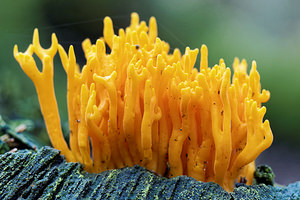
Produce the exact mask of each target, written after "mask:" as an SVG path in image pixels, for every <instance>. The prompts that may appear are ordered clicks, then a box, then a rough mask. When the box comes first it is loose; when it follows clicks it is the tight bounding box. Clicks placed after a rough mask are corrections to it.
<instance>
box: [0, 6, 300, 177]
mask: <svg viewBox="0 0 300 200" xmlns="http://www.w3.org/2000/svg"><path fill="white" fill-rule="evenodd" d="M299 7H300V1H296V0H263V1H261V0H253V1H239V0H226V1H221V0H212V1H204V0H188V1H179V0H165V1H159V0H152V1H138V0H127V1H123V0H116V1H100V0H87V1H80V0H64V1H62V0H43V1H38V0H27V1H23V0H14V1H10V0H2V1H1V6H0V94H1V95H0V114H2V115H4V116H6V117H7V118H18V117H25V118H30V119H36V120H37V119H40V114H39V111H38V109H39V107H38V101H37V98H36V94H35V91H34V86H33V84H32V83H31V81H30V79H29V78H28V77H27V76H26V75H25V74H24V73H23V72H22V70H21V69H20V67H19V66H18V64H17V62H16V61H15V60H14V58H13V55H12V50H13V45H14V44H18V46H19V50H20V51H25V50H26V48H27V46H28V45H29V44H30V43H31V39H32V33H33V29H34V28H35V27H38V28H39V32H40V40H41V44H42V46H44V47H48V46H49V44H50V38H51V33H52V32H55V33H56V34H57V36H58V40H59V43H60V44H62V45H63V46H64V48H65V49H66V50H67V49H68V47H69V46H70V45H71V44H72V45H74V47H75V53H76V58H77V61H78V63H79V64H80V65H83V64H84V63H85V58H84V55H83V52H82V50H81V42H82V41H83V40H84V39H85V38H90V39H91V41H92V42H93V43H94V42H95V41H96V39H98V38H99V37H101V36H102V29H103V23H102V21H103V19H104V17H105V16H110V17H111V18H112V20H113V23H114V27H115V33H117V30H118V29H119V28H125V27H126V26H128V25H129V23H130V14H131V12H137V13H138V14H139V15H140V18H141V19H142V20H146V21H147V22H148V20H149V18H150V16H155V17H156V19H157V21H158V30H159V37H160V38H162V39H163V40H165V41H167V42H168V43H169V44H170V46H171V50H173V49H174V48H179V49H180V50H181V52H184V49H185V47H186V46H189V47H191V48H200V47H201V45H202V44H206V45H207V46H208V50H209V65H210V66H211V67H212V66H213V65H214V64H216V63H218V61H219V59H220V58H224V60H225V62H226V64H227V66H229V67H231V64H232V62H233V59H234V57H236V56H237V57H239V58H240V59H242V58H245V59H246V60H247V61H248V64H249V65H250V66H251V62H252V60H256V61H257V64H258V71H259V73H260V75H261V83H262V88H265V89H268V90H270V92H271V99H270V101H269V102H268V103H266V104H265V105H266V107H267V113H266V117H265V118H266V119H269V120H270V123H271V127H272V130H273V133H274V145H273V147H271V148H270V150H268V151H267V152H266V155H267V156H269V155H270V157H272V153H271V152H272V148H275V147H276V146H278V145H279V146H291V147H292V146H294V147H293V148H297V145H298V143H299V139H300V134H299V133H300V127H299V125H298V123H299V119H300V106H299V103H298V101H299V99H300V89H299V86H300V66H299V63H300V56H299V53H300V12H299ZM38 64H39V66H40V65H41V64H40V62H38ZM198 66H199V57H198V61H197V63H196V67H198ZM250 66H249V68H250ZM65 79H66V76H65V73H64V71H63V69H62V67H61V63H60V61H59V58H58V56H56V60H55V86H56V94H57V98H58V103H59V107H60V112H61V117H62V121H63V122H66V121H67V108H66V97H65V95H66V94H65V91H66V80H65ZM274 146H275V147H274ZM293 151H294V152H295V150H293ZM297 151H298V152H299V150H297ZM286 152H289V151H288V150H287V151H286ZM296 155H298V154H296ZM297 158H298V159H299V156H298V157H297ZM275 160H276V159H275ZM277 160H278V159H277ZM279 160H280V159H279ZM279 162H280V161H279ZM269 164H270V163H269ZM270 165H271V166H272V167H273V169H274V171H275V174H277V172H276V167H275V168H274V166H273V165H272V164H270ZM297 166H299V162H298V164H297ZM299 167H300V166H299ZM298 179H299V178H298ZM275 181H276V179H275Z"/></svg>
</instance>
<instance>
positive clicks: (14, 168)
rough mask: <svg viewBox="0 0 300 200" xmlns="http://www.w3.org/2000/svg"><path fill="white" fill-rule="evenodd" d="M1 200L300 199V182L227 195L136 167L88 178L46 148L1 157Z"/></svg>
mask: <svg viewBox="0 0 300 200" xmlns="http://www.w3.org/2000/svg"><path fill="white" fill-rule="evenodd" d="M0 180H1V181H0V199H299V198H300V182H296V183H294V184H290V185H288V186H287V187H282V188H281V187H273V186H266V185H264V184H261V185H256V186H239V187H237V188H235V190H234V191H233V192H232V193H227V192H226V191H225V190H223V189H222V187H220V186H219V185H218V184H215V183H211V182H210V183H203V182H200V181H196V180H195V179H193V178H190V177H186V176H179V177H175V178H172V179H167V178H164V177H160V176H157V175H155V174H153V173H152V172H150V171H148V170H146V169H145V168H142V167H139V166H134V167H127V168H123V169H118V170H110V171H105V172H102V173H99V174H89V173H86V172H84V171H83V170H82V166H81V165H80V164H78V163H67V162H66V161H65V159H64V157H63V156H60V154H59V151H58V150H55V149H53V148H50V147H43V148H41V149H39V150H38V151H36V152H35V151H33V150H20V151H18V152H16V153H10V152H9V153H5V154H3V155H1V156H0Z"/></svg>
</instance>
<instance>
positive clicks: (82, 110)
mask: <svg viewBox="0 0 300 200" xmlns="http://www.w3.org/2000/svg"><path fill="white" fill-rule="evenodd" d="M103 35H104V37H103V38H100V39H98V40H97V42H96V44H91V42H90V40H89V39H86V40H85V41H84V42H83V43H82V47H83V50H84V53H85V57H86V59H87V63H86V65H84V66H83V67H82V69H81V70H80V68H79V66H78V65H77V64H76V59H75V55H74V50H73V47H72V46H70V48H69V53H68V54H67V53H66V52H65V51H64V49H63V47H62V46H60V45H59V44H58V42H57V39H56V36H55V35H54V34H53V35H52V45H51V47H50V48H49V49H43V48H42V47H41V46H40V43H39V36H38V31H37V29H36V30H35V31H34V36H33V44H32V45H30V46H29V48H28V49H27V50H26V51H25V53H20V52H18V48H17V46H15V48H14V56H15V58H16V60H17V61H18V62H19V64H20V65H21V67H22V69H23V70H24V72H25V73H26V74H27V75H28V76H29V77H30V78H31V79H32V81H33V82H34V84H35V87H36V90H37V93H38V96H39V102H40V105H41V111H42V114H43V116H44V119H45V122H46V127H47V131H48V134H49V136H50V139H51V142H52V144H53V146H54V147H55V148H57V149H59V150H61V152H62V154H63V155H65V156H66V158H67V160H68V161H71V162H75V161H79V162H81V163H83V165H84V167H85V169H86V170H87V171H90V172H101V171H104V170H107V169H113V168H121V167H125V166H133V165H135V164H139V165H142V166H144V167H146V168H148V169H151V170H154V171H156V172H158V173H159V174H162V175H164V174H167V176H169V177H174V176H179V175H183V174H184V175H188V176H191V177H194V178H195V179H197V180H200V181H214V182H216V183H218V184H220V185H221V186H222V187H223V188H225V189H226V190H227V191H230V190H232V189H233V187H234V182H235V181H236V180H237V179H238V178H239V177H246V178H247V180H248V184H251V182H252V176H253V169H254V166H255V164H254V160H255V159H256V158H257V156H258V155H259V154H260V153H261V152H262V151H264V150H265V149H266V148H268V147H269V146H270V145H271V143H272V140H273V135H272V132H271V129H270V126H269V122H268V120H265V121H263V117H264V114H265V112H266V108H265V107H261V103H264V102H266V101H268V99H269V97H270V93H269V92H268V91H266V90H262V91H261V85H260V77H259V74H258V72H257V70H256V63H255V62H252V67H251V71H250V74H249V75H248V74H247V63H246V61H245V60H242V61H241V62H240V61H239V60H238V59H235V60H234V63H233V70H234V73H233V78H232V80H231V71H230V69H229V68H227V67H226V66H225V63H224V61H223V60H222V59H221V60H220V62H219V64H218V65H215V66H214V67H212V68H209V67H208V62H207V47H206V46H205V45H203V46H202V47H201V61H200V71H198V70H197V69H196V68H193V67H194V65H195V62H196V58H197V54H198V51H199V50H198V49H195V50H191V49H190V48H186V50H185V53H184V55H181V54H180V51H179V50H178V49H175V50H174V52H173V53H170V52H169V45H168V44H167V43H166V42H164V41H161V40H160V39H159V38H158V37H157V25H156V20H155V18H153V17H152V18H151V19H150V23H149V27H147V25H146V23H145V22H144V21H142V22H140V21H139V17H138V15H137V14H136V13H133V14H132V16H131V24H130V26H129V27H127V28H126V29H125V30H124V29H120V30H119V33H118V35H115V33H114V30H113V24H112V21H111V19H110V18H109V17H106V18H105V19H104V33H103ZM105 44H107V45H108V46H109V48H110V50H111V53H109V54H107V53H106V49H105V48H106V47H105ZM57 50H58V52H59V55H60V58H61V61H62V65H63V67H64V69H65V72H66V74H67V78H68V81H67V84H68V90H67V100H68V114H69V126H70V142H69V144H70V148H69V147H68V145H67V143H66V142H65V141H64V139H63V135H62V131H61V125H60V117H59V114H58V108H57V103H56V98H55V94H54V86H53V57H54V55H55V54H56V53H57ZM34 53H35V54H36V55H37V56H38V57H39V59H40V60H41V61H42V63H43V71H42V72H40V71H39V70H38V68H37V66H36V63H35V61H34V59H33V57H32V55H33V54H34ZM90 145H92V147H90ZM91 149H92V152H90V150H91Z"/></svg>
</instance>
